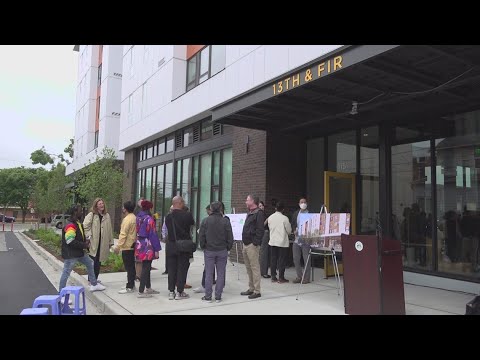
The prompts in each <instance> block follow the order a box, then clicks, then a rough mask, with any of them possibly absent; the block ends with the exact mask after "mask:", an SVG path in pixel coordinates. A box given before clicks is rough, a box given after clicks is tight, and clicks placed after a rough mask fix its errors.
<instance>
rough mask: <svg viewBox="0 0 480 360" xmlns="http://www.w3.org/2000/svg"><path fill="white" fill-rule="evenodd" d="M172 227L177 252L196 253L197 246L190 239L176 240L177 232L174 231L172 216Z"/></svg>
mask: <svg viewBox="0 0 480 360" xmlns="http://www.w3.org/2000/svg"><path fill="white" fill-rule="evenodd" d="M172 227H173V236H174V238H175V243H176V244H177V251H178V252H181V253H194V252H195V251H197V244H196V243H194V242H193V240H190V239H184V240H182V239H180V240H178V239H177V232H176V231H175V227H176V226H175V219H174V218H173V214H172Z"/></svg>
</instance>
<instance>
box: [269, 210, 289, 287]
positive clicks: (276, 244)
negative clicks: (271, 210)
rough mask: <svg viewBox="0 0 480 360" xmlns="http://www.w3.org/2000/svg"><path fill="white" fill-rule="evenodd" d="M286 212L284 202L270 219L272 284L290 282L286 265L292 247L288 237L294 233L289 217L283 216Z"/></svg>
mask: <svg viewBox="0 0 480 360" xmlns="http://www.w3.org/2000/svg"><path fill="white" fill-rule="evenodd" d="M284 210H285V206H284V205H283V203H282V202H279V203H277V206H276V208H275V214H273V215H271V216H270V217H269V218H268V228H269V229H270V241H269V243H268V244H269V245H270V247H271V249H272V264H271V266H270V269H271V272H272V282H277V281H278V283H279V284H283V283H288V280H287V279H285V263H286V259H287V253H288V247H289V245H290V242H289V240H288V235H290V234H291V233H292V226H291V225H290V221H289V220H288V217H286V216H285V215H283V211H284ZM277 269H278V279H277Z"/></svg>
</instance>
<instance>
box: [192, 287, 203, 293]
mask: <svg viewBox="0 0 480 360" xmlns="http://www.w3.org/2000/svg"><path fill="white" fill-rule="evenodd" d="M193 292H194V293H196V294H201V293H204V292H205V288H204V287H203V286H199V287H197V288H195V289H193Z"/></svg>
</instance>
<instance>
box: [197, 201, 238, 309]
mask: <svg viewBox="0 0 480 360" xmlns="http://www.w3.org/2000/svg"><path fill="white" fill-rule="evenodd" d="M210 210H211V214H210V215H209V216H208V217H207V218H206V219H204V221H203V222H202V224H201V226H200V233H199V239H200V247H201V248H202V249H203V250H204V252H203V254H204V257H205V296H204V297H202V300H203V301H207V302H211V301H212V292H213V291H212V286H213V271H214V269H215V268H216V269H217V284H216V285H215V301H216V302H220V301H221V300H222V292H223V288H224V286H225V272H226V269H227V260H228V251H230V249H231V248H232V246H233V232H232V225H231V224H230V220H229V219H228V218H224V217H223V213H222V204H221V203H220V202H219V201H215V202H213V203H212V204H211V205H210Z"/></svg>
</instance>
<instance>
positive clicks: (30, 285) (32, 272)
mask: <svg viewBox="0 0 480 360" xmlns="http://www.w3.org/2000/svg"><path fill="white" fill-rule="evenodd" d="M53 294H58V291H57V290H56V289H55V288H54V287H53V285H52V284H51V283H50V281H49V280H48V278H47V277H46V276H45V274H44V273H43V271H42V270H41V269H40V267H39V266H38V265H37V263H36V262H35V261H34V260H33V259H32V257H31V256H30V255H29V254H28V252H27V251H26V250H25V248H24V247H23V245H22V244H21V243H20V241H18V239H17V237H16V236H15V234H14V233H11V232H0V315H18V314H20V312H21V311H22V310H23V309H25V308H29V307H31V306H32V304H33V300H35V298H36V297H37V296H40V295H53Z"/></svg>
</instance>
